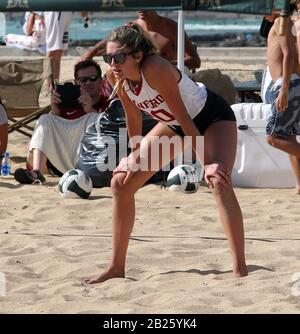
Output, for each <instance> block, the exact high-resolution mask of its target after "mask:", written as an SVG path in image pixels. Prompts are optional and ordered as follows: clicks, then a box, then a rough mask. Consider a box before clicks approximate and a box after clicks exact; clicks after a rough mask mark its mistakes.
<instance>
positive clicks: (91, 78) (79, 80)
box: [76, 75, 99, 83]
mask: <svg viewBox="0 0 300 334" xmlns="http://www.w3.org/2000/svg"><path fill="white" fill-rule="evenodd" d="M98 79H99V76H98V75H90V76H88V77H79V78H77V79H76V81H78V82H80V83H86V82H88V81H92V82H93V81H96V80H98Z"/></svg>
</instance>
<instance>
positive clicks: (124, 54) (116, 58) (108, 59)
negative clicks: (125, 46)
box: [103, 51, 136, 65]
mask: <svg viewBox="0 0 300 334" xmlns="http://www.w3.org/2000/svg"><path fill="white" fill-rule="evenodd" d="M135 52H136V51H131V52H122V53H117V54H116V55H104V56H103V60H104V61H105V62H106V63H107V64H109V65H110V64H111V61H112V60H114V61H115V63H116V64H124V62H125V60H126V57H127V56H129V55H132V54H134V53H135Z"/></svg>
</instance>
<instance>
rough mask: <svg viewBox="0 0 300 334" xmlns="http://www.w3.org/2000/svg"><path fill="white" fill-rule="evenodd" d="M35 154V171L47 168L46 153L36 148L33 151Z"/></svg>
mask: <svg viewBox="0 0 300 334" xmlns="http://www.w3.org/2000/svg"><path fill="white" fill-rule="evenodd" d="M32 154H33V166H32V167H33V169H34V170H41V169H42V168H44V167H45V166H46V163H47V157H46V155H45V154H44V152H42V151H40V150H38V149H37V148H34V149H33V150H32Z"/></svg>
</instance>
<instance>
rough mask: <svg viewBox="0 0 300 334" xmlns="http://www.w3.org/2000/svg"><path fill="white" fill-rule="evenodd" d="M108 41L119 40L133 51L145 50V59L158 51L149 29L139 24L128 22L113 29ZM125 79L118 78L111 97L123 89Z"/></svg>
mask: <svg viewBox="0 0 300 334" xmlns="http://www.w3.org/2000/svg"><path fill="white" fill-rule="evenodd" d="M107 42H117V43H118V44H119V45H120V47H121V48H124V49H125V48H129V49H131V51H132V52H139V51H142V52H143V59H144V58H146V57H147V56H149V55H153V54H156V53H158V50H157V47H156V46H155V44H154V42H153V41H152V39H151V37H150V36H149V34H148V33H147V31H145V30H143V29H142V28H141V27H140V26H139V25H138V24H135V23H131V22H130V23H128V24H127V25H124V26H122V27H118V28H116V29H115V30H113V31H112V32H111V33H110V34H109V35H108V38H107ZM124 85H125V79H122V80H118V81H117V82H116V84H115V85H114V90H113V92H112V94H111V96H110V98H112V97H114V96H115V95H116V93H117V91H118V90H119V89H123V88H124Z"/></svg>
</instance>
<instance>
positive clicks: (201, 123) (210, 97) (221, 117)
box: [169, 89, 236, 137]
mask: <svg viewBox="0 0 300 334" xmlns="http://www.w3.org/2000/svg"><path fill="white" fill-rule="evenodd" d="M193 121H194V123H195V125H196V126H197V128H198V130H199V132H200V134H201V135H202V136H203V135H204V133H205V131H206V130H207V129H208V128H209V126H210V125H211V124H213V123H216V122H218V121H233V122H236V118H235V115H234V112H233V110H232V109H231V108H230V105H229V104H228V103H227V102H226V101H225V100H224V99H223V98H222V97H221V96H220V95H217V94H216V93H214V92H212V91H210V90H208V89H207V100H206V103H205V105H204V107H203V109H202V110H201V111H200V113H199V114H198V115H197V116H196V117H195V118H194V119H193ZM169 127H170V128H171V129H172V130H174V131H175V132H176V133H177V134H179V135H180V136H182V137H184V136H185V134H184V132H183V130H182V129H181V127H180V126H179V125H169Z"/></svg>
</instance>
